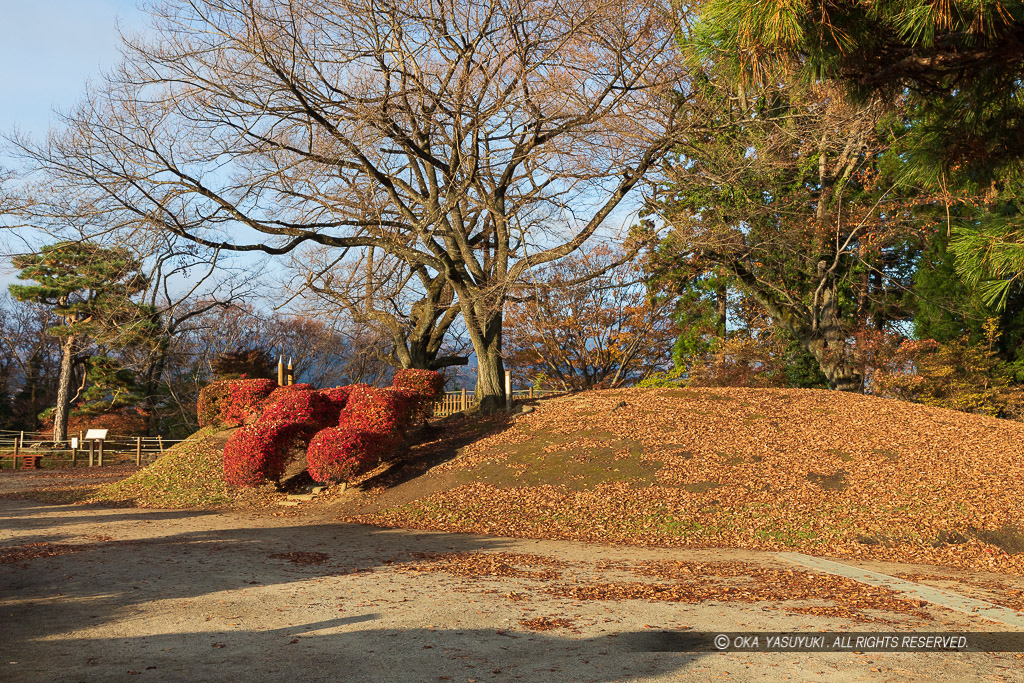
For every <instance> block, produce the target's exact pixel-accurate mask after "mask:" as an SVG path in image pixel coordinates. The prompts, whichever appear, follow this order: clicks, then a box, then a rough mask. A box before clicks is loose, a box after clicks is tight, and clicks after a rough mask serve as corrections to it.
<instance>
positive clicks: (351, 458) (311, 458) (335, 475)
mask: <svg viewBox="0 0 1024 683" xmlns="http://www.w3.org/2000/svg"><path fill="white" fill-rule="evenodd" d="M383 440H384V437H381V436H380V435H378V434H373V433H371V432H367V431H363V430H360V429H357V428H355V427H352V426H350V425H343V426H339V427H328V428H327V429H324V430H321V431H319V432H317V433H316V434H315V435H314V436H313V438H312V440H310V442H309V448H308V449H307V451H306V462H307V464H308V466H309V476H311V477H313V479H314V480H316V481H320V482H327V481H347V480H348V479H351V478H352V477H355V476H358V475H360V474H362V473H363V472H367V471H369V470H371V469H373V468H374V467H375V466H376V465H377V463H378V462H379V460H378V458H379V453H380V451H381V446H382V441H383Z"/></svg>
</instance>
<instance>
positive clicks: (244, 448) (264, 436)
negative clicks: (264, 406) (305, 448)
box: [224, 422, 310, 486]
mask: <svg viewBox="0 0 1024 683" xmlns="http://www.w3.org/2000/svg"><path fill="white" fill-rule="evenodd" d="M309 432H310V430H309V427H308V425H305V424H302V423H299V422H273V423H260V424H252V425H247V426H245V427H242V428H241V429H239V430H238V431H237V432H235V433H234V434H232V435H231V438H230V439H228V442H227V445H225V446H224V479H225V481H227V482H228V483H229V484H233V485H234V486H256V485H257V484H259V483H260V482H263V481H266V480H267V479H278V478H280V476H281V474H282V473H283V472H284V467H285V464H286V462H287V455H288V451H289V450H290V449H291V448H292V447H294V446H297V445H299V443H300V442H301V441H302V440H303V439H304V438H306V437H308V436H309Z"/></svg>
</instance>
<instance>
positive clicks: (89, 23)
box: [0, 0, 146, 137]
mask: <svg viewBox="0 0 1024 683" xmlns="http://www.w3.org/2000/svg"><path fill="white" fill-rule="evenodd" d="M0 9H2V11H3V21H0V131H2V132H3V133H9V132H10V131H11V130H12V129H13V128H14V127H15V126H17V127H18V128H19V129H21V130H22V131H24V132H27V133H31V134H32V135H33V137H35V136H40V135H45V133H46V130H47V127H48V126H49V123H50V116H51V111H52V109H53V108H55V107H56V108H67V107H70V106H71V105H73V104H74V103H75V101H76V100H77V99H78V98H79V96H80V95H81V94H82V91H83V88H84V85H85V83H86V81H87V80H88V79H90V78H97V77H98V76H99V75H100V73H101V72H102V69H104V68H108V67H111V66H113V65H114V64H116V63H117V59H118V45H119V38H118V33H117V26H118V21H120V22H121V25H122V27H123V28H124V29H125V30H127V31H129V32H130V31H132V30H137V29H141V28H143V27H144V26H145V25H146V16H145V14H144V13H142V12H141V11H140V10H138V9H137V8H136V4H135V0H35V1H34V2H33V1H32V0H0Z"/></svg>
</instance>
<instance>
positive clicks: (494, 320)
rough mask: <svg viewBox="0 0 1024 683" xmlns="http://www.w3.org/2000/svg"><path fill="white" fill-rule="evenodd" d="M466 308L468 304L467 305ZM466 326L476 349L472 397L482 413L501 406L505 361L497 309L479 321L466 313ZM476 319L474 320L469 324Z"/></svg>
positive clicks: (500, 317)
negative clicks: (474, 384) (474, 383)
mask: <svg viewBox="0 0 1024 683" xmlns="http://www.w3.org/2000/svg"><path fill="white" fill-rule="evenodd" d="M467 308H468V307H467ZM465 313H466V311H465V310H463V319H464V320H467V322H466V329H467V330H468V332H469V338H470V340H471V341H472V342H473V351H474V352H475V353H476V400H477V408H478V409H479V410H480V412H482V413H496V412H499V411H501V410H504V408H505V363H504V360H503V359H502V355H501V323H502V315H501V312H497V313H491V314H490V315H488V316H487V318H486V322H485V323H484V324H483V325H480V324H479V318H475V317H474V316H472V315H469V316H466V315H465ZM473 323H477V324H473Z"/></svg>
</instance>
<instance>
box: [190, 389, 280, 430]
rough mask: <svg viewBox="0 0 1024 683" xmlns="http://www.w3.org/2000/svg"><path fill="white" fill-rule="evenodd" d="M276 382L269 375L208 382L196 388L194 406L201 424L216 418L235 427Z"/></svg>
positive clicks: (254, 408) (251, 414)
mask: <svg viewBox="0 0 1024 683" xmlns="http://www.w3.org/2000/svg"><path fill="white" fill-rule="evenodd" d="M276 386H277V384H276V383H275V382H274V381H273V380H270V379H233V380H224V381H221V382H211V383H210V384H208V385H206V386H205V387H203V389H202V391H200V392H199V402H198V404H197V406H196V413H197V417H198V418H199V424H200V426H204V427H205V426H206V425H208V424H214V423H216V422H218V421H220V422H223V423H224V424H226V425H228V426H230V427H237V426H238V425H241V424H242V423H244V422H245V421H246V420H247V419H249V418H250V417H252V416H254V415H255V414H256V413H257V411H258V408H259V405H260V403H261V402H262V401H263V399H265V398H266V397H267V396H269V395H270V393H271V392H272V391H274V388H275V387H276Z"/></svg>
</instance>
